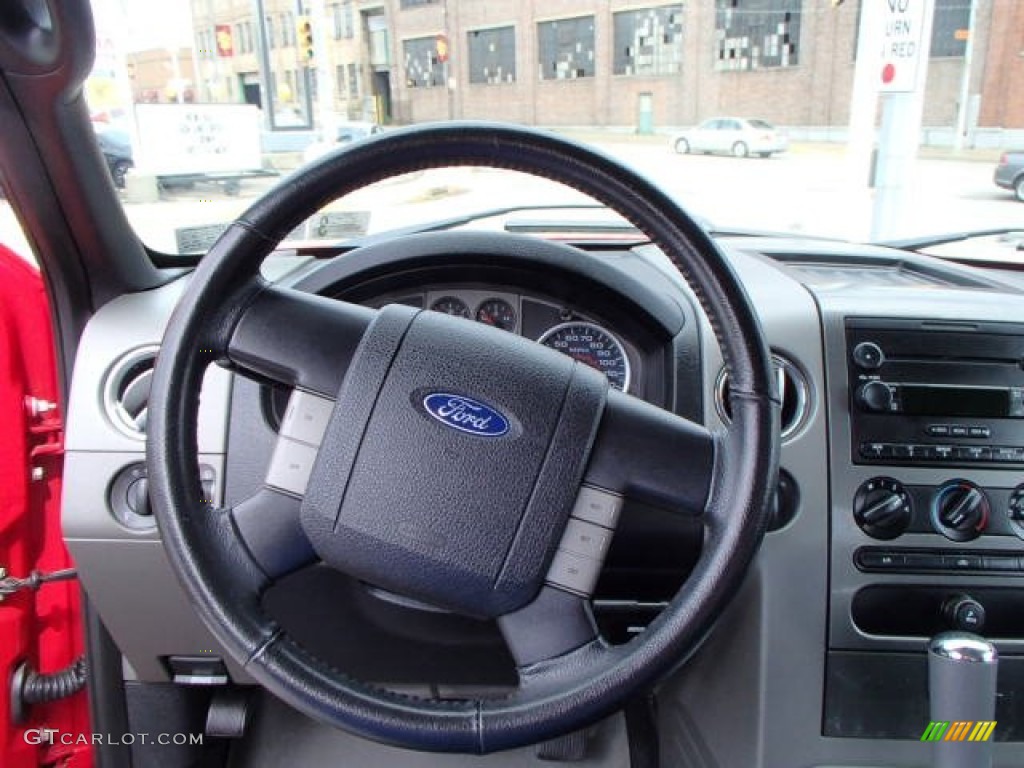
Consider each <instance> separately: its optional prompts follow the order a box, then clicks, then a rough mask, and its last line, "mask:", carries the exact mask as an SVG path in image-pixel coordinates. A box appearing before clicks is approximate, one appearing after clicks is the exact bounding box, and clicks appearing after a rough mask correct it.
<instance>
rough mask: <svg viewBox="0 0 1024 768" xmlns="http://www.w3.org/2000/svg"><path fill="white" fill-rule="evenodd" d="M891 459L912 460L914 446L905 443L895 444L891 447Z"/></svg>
mask: <svg viewBox="0 0 1024 768" xmlns="http://www.w3.org/2000/svg"><path fill="white" fill-rule="evenodd" d="M890 447H891V448H892V457H893V458H894V459H912V458H914V446H912V445H907V444H906V443H895V444H893V445H892V446H890Z"/></svg>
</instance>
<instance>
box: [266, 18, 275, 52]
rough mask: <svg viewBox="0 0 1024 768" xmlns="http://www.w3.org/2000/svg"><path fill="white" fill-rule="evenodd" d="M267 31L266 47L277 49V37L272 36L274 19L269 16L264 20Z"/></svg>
mask: <svg viewBox="0 0 1024 768" xmlns="http://www.w3.org/2000/svg"><path fill="white" fill-rule="evenodd" d="M265 23H266V30H267V47H268V48H277V35H275V34H274V19H273V18H272V17H270V16H267V17H266V18H265Z"/></svg>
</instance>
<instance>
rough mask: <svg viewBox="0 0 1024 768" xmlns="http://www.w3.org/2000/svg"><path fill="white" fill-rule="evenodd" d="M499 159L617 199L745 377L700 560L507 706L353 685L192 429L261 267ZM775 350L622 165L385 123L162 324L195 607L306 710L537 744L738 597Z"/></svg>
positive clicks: (762, 523)
mask: <svg viewBox="0 0 1024 768" xmlns="http://www.w3.org/2000/svg"><path fill="white" fill-rule="evenodd" d="M447 166H487V167H497V168H503V169H509V170H514V171H521V172H525V173H528V174H532V175H536V176H541V177H545V178H548V179H551V180H553V181H556V182H560V183H562V184H565V185H567V186H569V187H572V188H575V189H577V190H578V191H581V192H583V193H585V194H588V195H590V196H591V197H593V198H595V199H596V200H598V201H600V202H602V203H604V204H606V205H608V206H609V207H610V208H612V209H613V210H615V211H617V212H618V213H620V214H621V215H623V216H624V217H625V218H626V219H627V220H629V221H630V222H631V223H633V224H634V225H636V226H637V227H638V228H639V229H640V230H641V231H643V232H644V233H645V234H646V235H647V236H648V237H650V239H651V241H652V242H653V243H654V244H656V245H657V246H658V247H659V248H660V249H661V250H662V251H663V252H664V253H665V254H666V255H667V256H668V257H669V259H670V260H671V261H672V263H673V264H674V265H675V266H676V267H677V268H678V269H679V270H680V272H681V273H682V275H683V277H684V278H685V279H686V281H687V282H688V284H689V285H690V286H691V289H692V290H693V292H694V295H695V296H696V297H697V299H698V301H699V303H700V305H701V307H702V309H703V310H704V312H705V314H706V315H707V317H708V319H709V321H710V324H711V327H712V329H713V331H714V333H715V335H716V337H717V339H718V343H719V345H720V348H721V350H722V354H723V358H724V360H725V364H726V366H727V368H728V370H729V372H730V376H731V382H732V388H731V401H732V412H733V413H732V416H733V418H732V421H731V423H730V425H729V426H728V428H727V429H726V430H725V431H724V432H723V433H720V434H718V435H716V436H715V439H714V464H713V466H714V468H713V474H712V476H711V478H710V479H709V488H710V490H709V494H708V499H707V504H706V508H705V510H704V515H705V516H704V521H705V537H704V547H703V551H702V554H701V556H700V559H699V561H698V563H697V565H696V567H695V569H694V571H693V572H692V574H691V575H690V577H689V579H688V580H687V582H686V584H685V585H684V586H683V587H682V589H681V590H680V591H679V593H678V594H677V595H676V596H675V597H674V598H673V600H672V601H671V602H670V604H669V606H668V607H667V608H666V609H665V610H664V611H663V612H662V614H661V615H660V616H659V617H658V618H657V619H656V620H655V621H654V622H653V623H652V624H651V625H650V627H649V628H648V629H647V630H646V631H645V632H644V633H642V634H641V635H640V636H638V637H637V638H635V639H634V640H632V641H631V642H630V643H628V644H626V645H623V646H615V647H610V646H608V645H607V644H605V643H603V641H601V640H600V639H599V638H598V639H595V640H594V641H593V642H589V643H587V644H585V645H583V646H582V647H579V648H574V649H571V651H570V652H567V653H565V654H560V655H558V657H557V658H554V659H546V660H540V661H538V662H537V663H533V664H529V665H525V666H521V667H520V669H519V674H520V683H521V684H520V687H519V688H518V689H517V690H516V691H515V692H514V693H513V694H511V695H510V696H508V697H506V698H504V699H482V700H467V701H446V702H439V701H433V700H426V699H418V698H415V697H410V696H400V695H397V694H394V693H391V692H388V691H385V690H382V689H380V688H378V687H375V686H373V685H370V684H367V683H364V682H361V681H357V680H354V679H352V678H350V677H347V676H345V675H344V674H342V673H340V672H338V671H337V670H334V669H331V668H330V667H329V666H328V665H326V664H325V663H324V662H323V661H321V660H320V659H317V658H316V657H314V656H313V655H312V654H310V653H309V652H308V651H306V650H305V649H304V648H302V647H301V646H300V645H299V644H298V643H296V642H295V641H294V640H293V639H291V638H290V637H288V636H286V634H285V633H284V632H283V630H282V629H281V628H280V627H279V626H278V625H276V624H275V623H274V622H273V621H272V620H271V619H269V618H268V617H267V616H266V614H265V613H264V612H263V610H262V608H261V605H260V594H261V592H262V591H263V590H264V589H265V588H266V586H267V583H268V578H267V575H266V574H265V573H264V572H263V571H262V570H261V568H260V567H259V565H258V564H257V563H255V562H254V560H253V557H252V554H251V552H250V551H249V549H248V548H247V547H246V544H245V543H244V542H243V541H242V539H241V538H240V536H239V533H238V530H237V527H236V525H235V523H234V521H233V518H232V517H231V515H230V514H223V511H221V510H215V509H212V508H211V507H210V505H209V504H207V503H205V502H204V501H203V493H202V489H201V486H200V483H199V478H198V470H197V465H198V454H197V444H196V425H197V413H198V400H199V392H200V386H201V380H202V376H203V372H204V371H205V369H206V367H207V366H208V365H209V364H210V363H212V362H221V363H226V364H228V365H233V364H235V363H237V360H235V359H233V356H232V354H231V351H230V350H231V347H232V339H233V336H234V335H236V332H237V329H238V327H239V323H240V320H241V318H243V316H244V314H245V312H246V311H247V308H248V307H249V306H251V305H252V304H253V302H254V301H256V299H257V297H258V296H260V295H261V294H263V293H264V292H265V291H266V290H267V286H266V284H264V283H263V282H262V281H261V280H260V278H259V277H258V274H259V266H260V264H261V263H262V261H263V259H264V257H265V256H267V255H268V254H269V253H270V252H271V251H272V250H273V249H274V248H275V247H276V245H277V244H278V243H279V242H280V240H281V239H283V238H284V237H285V236H286V235H287V233H289V232H291V231H292V230H293V229H294V228H295V227H296V226H298V225H299V224H300V223H301V222H302V221H303V220H305V218H307V217H308V216H309V215H311V214H312V213H314V212H315V211H316V210H318V209H320V208H321V207H323V206H324V205H325V204H327V203H328V202H330V201H331V200H333V199H335V198H337V197H340V196H343V195H345V194H348V193H350V192H353V191H355V190H357V189H360V188H362V187H364V186H366V185H367V184H370V183H373V182H376V181H380V180H383V179H386V178H390V177H392V176H396V175H400V174H403V173H408V172H412V171H418V170H426V169H430V168H439V167H447ZM772 378H773V377H772V373H771V361H770V355H769V352H768V348H767V345H766V343H765V340H764V338H763V335H762V332H761V329H760V325H759V323H758V320H757V317H756V315H755V312H754V310H753V308H752V306H751V304H750V301H749V299H748V298H747V296H746V293H745V291H744V290H743V288H742V286H741V284H740V282H739V280H738V278H737V277H736V275H735V273H734V272H733V270H732V268H731V267H730V265H729V263H728V261H727V260H726V258H725V257H724V255H723V254H722V253H721V252H720V251H719V250H718V248H717V246H716V245H715V244H714V243H713V242H712V241H711V239H710V238H709V236H708V235H707V234H706V233H705V232H704V230H703V229H702V228H701V227H700V226H699V225H698V224H696V223H695V222H694V220H693V219H692V218H691V217H690V216H688V215H687V214H686V213H685V212H684V211H682V210H681V209H680V208H679V207H678V206H677V204H676V203H675V202H673V201H672V200H671V199H670V198H669V197H667V196H666V195H665V194H664V193H663V192H662V191H661V190H659V189H658V188H657V187H655V186H654V185H653V184H651V183H650V182H648V181H647V180H645V179H644V178H642V177H640V176H638V175H637V174H636V173H635V172H633V171H631V170H630V169H628V168H626V167H624V166H622V165H620V164H619V163H617V162H616V161H614V160H613V159H611V158H608V157H606V156H604V155H602V154H600V153H598V152H595V151H593V150H590V149H587V148H585V147H583V146H581V145H578V144H575V143H573V142H570V141H568V140H565V139H563V138H559V137H557V136H554V135H552V134H548V133H544V132H540V131H535V130H531V129H524V128H518V127H510V126H504V125H495V124H482V123H452V124H443V125H440V124H439V125H428V126H419V127H415V128H410V129H402V130H398V131H393V132H388V133H385V134H383V135H380V136H378V137H373V138H371V139H368V140H365V141H363V142H359V143H357V144H355V145H352V146H350V147H348V148H345V149H343V150H339V151H337V152H335V153H333V154H331V155H328V156H326V157H324V158H321V159H320V160H319V161H317V162H315V163H313V164H311V165H309V166H307V167H305V168H303V169H301V170H300V171H299V172H297V173H295V174H293V175H292V176H290V177H288V178H287V179H285V180H283V181H282V182H281V183H280V184H279V185H278V186H276V187H275V188H274V189H273V190H271V191H270V192H269V193H267V195H265V196H264V197H263V198H261V199H260V200H258V201H256V202H255V203H254V204H253V205H252V206H251V207H250V208H249V209H248V210H247V211H246V212H245V213H243V214H242V216H241V217H240V218H239V219H238V220H237V221H236V222H235V223H234V224H233V225H232V226H231V227H229V229H228V230H227V231H226V232H225V233H224V234H223V235H222V237H221V238H220V239H219V240H218V242H217V243H216V244H215V245H214V246H213V248H212V249H211V250H210V252H209V253H208V254H207V256H206V257H205V258H204V259H203V260H202V262H201V263H200V265H199V267H198V268H197V269H196V271H195V272H194V274H193V275H192V276H191V278H190V283H189V286H188V287H187V289H186V291H185V294H184V296H183V298H182V299H181V301H180V303H179V305H178V307H177V308H176V310H175V312H174V314H173V316H172V318H171V320H170V322H169V324H168V327H167V330H166V333H165V336H164V339H163V342H162V346H161V351H160V355H159V358H158V361H157V365H156V370H155V374H154V380H153V386H152V394H151V400H150V420H149V441H148V447H147V454H148V455H147V459H148V463H149V477H150V492H151V495H152V502H153V507H154V511H155V515H156V519H157V522H158V525H159V529H160V533H161V536H162V540H163V544H164V547H165V550H166V552H167V555H168V558H169V560H170V562H171V565H172V568H173V570H174V571H175V573H176V575H177V576H178V578H179V580H180V581H181V583H182V586H183V588H184V590H185V592H186V594H187V596H188V597H189V599H190V600H191V602H192V603H193V605H194V606H195V608H196V610H197V613H198V614H199V616H200V617H201V618H202V619H203V621H204V622H205V623H206V625H207V626H208V627H209V629H210V630H211V631H212V632H213V634H214V635H215V636H216V637H217V639H218V640H219V641H220V642H221V643H222V644H223V646H224V647H225V648H226V649H227V650H228V652H229V653H230V654H231V655H232V657H233V658H234V660H235V661H237V662H238V663H239V664H240V665H242V666H243V667H244V668H245V669H246V670H247V671H249V672H250V673H251V674H252V676H253V677H254V678H255V679H256V680H258V681H259V682H260V683H261V684H262V685H263V686H265V687H266V688H267V689H268V690H270V691H271V692H273V693H274V694H276V695H277V696H278V697H280V698H282V699H283V700H284V701H286V702H288V703H289V704H291V705H292V706H294V707H295V708H297V709H298V710H300V711H302V712H304V713H305V714H307V715H309V716H311V717H314V718H316V719H319V720H321V721H323V722H326V723H328V724H330V725H333V726H336V727H340V728H343V729H345V730H348V731H350V732H354V733H357V734H360V735H363V736H366V737H368V738H371V739H374V740H377V741H382V742H387V743H391V744H396V745H399V746H403V747H407V748H410V749H418V750H427V751H451V752H466V753H486V752H493V751H497V750H502V749H508V748H512V747H515V746H520V745H525V744H531V743H536V742H538V741H541V740H544V739H548V738H551V737H553V736H556V735H559V734H561V733H565V732H569V731H571V730H575V729H578V728H581V727H583V726H585V725H587V724H590V723H592V722H594V721H596V720H597V719H599V718H601V717H603V716H606V715H608V714H610V713H611V712H613V711H614V710H616V709H617V708H618V707H620V706H621V705H622V703H624V701H625V700H626V699H627V698H628V697H629V696H630V695H632V694H634V693H636V692H637V691H639V690H643V689H645V688H648V687H650V686H651V685H653V684H654V683H656V682H657V681H658V680H659V679H660V678H661V677H663V676H664V675H665V674H667V673H668V672H669V671H671V670H672V669H673V668H675V667H676V666H678V665H680V664H681V663H682V662H683V661H684V660H685V659H686V658H687V657H688V656H689V655H690V654H691V653H692V652H693V651H694V650H695V649H696V648H697V647H698V645H699V643H700V641H701V640H702V639H703V637H704V636H705V635H706V634H707V632H708V631H709V630H710V629H711V628H712V626H713V623H714V621H715V620H716V618H717V617H718V616H719V615H720V613H721V612H722V610H723V609H724V608H725V606H726V605H727V604H728V602H729V600H730V599H731V598H732V596H733V595H734V594H735V592H736V591H737V589H738V588H739V586H740V583H741V581H742V579H743V577H744V575H745V573H746V571H747V569H748V567H749V565H750V563H751V561H752V559H753V557H754V555H755V554H756V551H757V549H758V546H759V544H760V542H761V539H762V537H763V535H764V531H765V527H766V521H767V509H768V505H769V500H770V498H771V495H772V493H773V492H774V481H775V474H776V470H777V460H778V450H779V428H778V419H779V416H778V402H777V399H776V397H775V395H774V393H773V385H772Z"/></svg>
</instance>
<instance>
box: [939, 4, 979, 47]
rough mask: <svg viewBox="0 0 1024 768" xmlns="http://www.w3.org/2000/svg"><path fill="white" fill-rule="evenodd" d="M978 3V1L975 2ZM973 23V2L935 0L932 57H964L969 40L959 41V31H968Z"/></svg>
mask: <svg viewBox="0 0 1024 768" xmlns="http://www.w3.org/2000/svg"><path fill="white" fill-rule="evenodd" d="M974 2H978V0H974ZM970 23H971V0H935V17H934V21H933V22H932V49H931V55H932V57H933V58H934V57H936V56H963V55H964V52H965V51H966V50H967V39H966V37H965V38H964V39H963V40H958V39H957V31H958V30H961V29H962V30H964V32H966V31H967V29H968V25H969V24H970Z"/></svg>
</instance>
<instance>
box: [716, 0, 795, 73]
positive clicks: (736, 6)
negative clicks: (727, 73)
mask: <svg viewBox="0 0 1024 768" xmlns="http://www.w3.org/2000/svg"><path fill="white" fill-rule="evenodd" d="M801 4H802V0H715V69H720V70H739V71H746V70H751V69H766V68H770V67H793V66H796V65H797V64H798V63H799V51H800V7H801Z"/></svg>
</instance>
